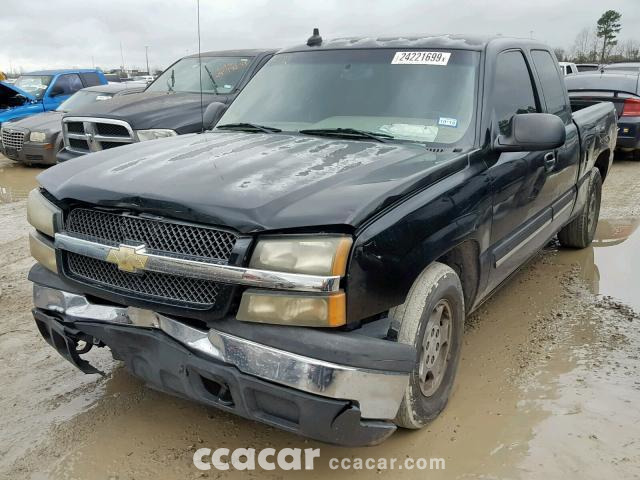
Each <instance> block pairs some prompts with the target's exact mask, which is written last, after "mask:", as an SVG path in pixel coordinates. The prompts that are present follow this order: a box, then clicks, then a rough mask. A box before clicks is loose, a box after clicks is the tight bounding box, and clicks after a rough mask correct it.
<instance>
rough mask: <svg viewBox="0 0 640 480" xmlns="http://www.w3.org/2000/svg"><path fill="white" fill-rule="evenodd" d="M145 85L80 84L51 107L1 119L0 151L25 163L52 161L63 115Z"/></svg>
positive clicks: (58, 140) (41, 163) (34, 163)
mask: <svg viewBox="0 0 640 480" xmlns="http://www.w3.org/2000/svg"><path fill="white" fill-rule="evenodd" d="M142 90H144V87H135V86H132V85H126V84H115V85H113V84H109V85H98V86H96V87H88V88H83V89H82V90H80V91H78V92H76V93H74V94H73V95H72V96H71V97H69V98H68V99H67V100H65V101H64V102H62V103H61V104H60V106H59V107H58V108H56V109H55V110H53V111H50V112H45V113H41V114H38V115H33V116H31V117H27V118H22V119H17V120H10V121H8V122H4V123H3V124H2V127H1V128H0V151H1V152H2V153H3V154H4V155H5V156H6V157H8V158H10V159H11V160H15V161H17V162H22V163H24V164H26V165H55V164H56V154H57V153H58V152H59V151H60V150H61V149H62V145H63V142H62V135H61V132H62V117H63V116H64V114H65V113H69V112H73V111H75V110H78V109H80V108H83V107H86V106H87V105H92V104H94V103H96V102H101V101H104V100H110V99H111V98H113V97H118V96H121V95H129V94H132V93H137V92H141V91H142Z"/></svg>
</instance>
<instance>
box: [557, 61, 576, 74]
mask: <svg viewBox="0 0 640 480" xmlns="http://www.w3.org/2000/svg"><path fill="white" fill-rule="evenodd" d="M558 64H559V65H560V69H561V70H562V73H563V74H564V75H573V74H574V73H578V67H577V66H576V64H575V63H571V62H558Z"/></svg>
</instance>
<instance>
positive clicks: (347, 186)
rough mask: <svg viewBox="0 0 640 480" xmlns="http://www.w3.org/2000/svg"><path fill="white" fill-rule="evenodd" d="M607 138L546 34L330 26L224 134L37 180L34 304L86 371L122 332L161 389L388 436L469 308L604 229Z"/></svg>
mask: <svg viewBox="0 0 640 480" xmlns="http://www.w3.org/2000/svg"><path fill="white" fill-rule="evenodd" d="M615 142H616V115H615V110H614V107H613V105H612V104H610V103H600V104H597V105H593V106H589V107H587V108H583V109H580V110H579V111H577V112H575V114H572V111H571V107H570V103H569V97H568V95H567V91H566V89H565V87H564V83H563V81H562V77H561V75H560V70H559V68H558V63H557V62H556V60H555V57H554V55H553V53H552V51H551V50H550V49H549V48H548V47H547V46H545V45H542V44H540V43H535V42H533V41H528V40H519V39H510V38H505V37H498V38H489V39H485V38H475V37H464V36H434V37H422V38H389V39H373V38H360V39H340V40H335V41H329V42H323V41H322V40H321V38H320V37H319V36H317V35H316V36H314V37H312V38H311V39H309V42H308V44H306V45H302V46H299V47H296V48H291V49H288V50H284V51H281V52H278V53H277V54H276V55H275V56H274V57H273V58H272V59H271V60H270V61H269V62H268V63H267V64H266V65H265V66H264V67H263V68H262V69H261V70H260V72H258V74H257V75H256V76H255V77H254V78H253V80H252V81H251V82H250V83H249V84H248V85H247V87H246V88H245V89H244V90H243V91H242V92H241V93H240V95H239V96H238V98H237V99H236V100H235V102H234V103H233V104H232V105H231V106H230V107H229V109H228V110H227V111H226V112H225V113H224V116H223V117H222V118H221V119H220V121H219V122H218V124H217V126H216V128H215V129H214V130H213V131H210V132H206V133H203V134H194V135H184V136H180V137H177V138H168V139H162V140H158V141H156V142H144V143H140V144H136V145H130V146H127V147H124V148H119V149H117V150H113V151H105V152H99V153H94V154H91V155H87V156H86V157H84V158H82V159H78V160H76V161H74V162H68V163H64V164H61V165H58V166H56V167H54V168H52V169H49V170H48V171H46V172H44V173H43V174H41V175H40V176H39V177H38V178H39V182H40V185H41V186H40V188H38V189H36V190H34V191H33V192H32V193H31V194H30V196H29V201H28V212H29V221H30V223H31V224H32V225H33V226H34V227H35V231H33V233H32V234H31V236H30V245H31V251H32V254H33V256H34V257H35V258H36V259H37V261H38V263H37V264H36V265H35V266H34V267H33V269H32V270H31V272H30V274H29V278H30V280H31V281H32V282H33V283H34V302H35V308H34V310H33V313H34V316H35V320H36V323H37V325H38V328H39V330H40V332H41V333H42V335H43V336H44V338H45V339H46V340H47V341H48V342H49V343H50V344H51V345H52V346H53V347H54V348H55V349H56V350H58V351H59V352H60V353H61V354H62V355H63V356H64V357H65V358H67V359H68V360H70V361H71V362H72V363H73V364H74V365H76V366H77V367H79V368H80V369H81V370H82V371H84V372H87V373H95V372H96V369H95V368H94V366H92V365H91V364H90V363H89V362H87V361H86V357H85V358H83V357H82V354H83V353H84V352H86V351H87V350H88V349H89V348H91V346H98V347H103V346H108V347H109V348H110V349H111V351H112V353H113V355H114V357H115V358H117V359H120V360H122V361H123V362H124V363H125V364H126V366H127V367H128V369H129V370H130V371H131V372H132V373H133V374H135V375H137V376H139V377H140V378H142V379H144V380H145V381H146V382H147V383H148V384H149V385H150V386H152V387H154V388H157V389H159V390H162V391H165V392H169V393H171V394H175V395H181V396H185V397H188V398H192V399H195V400H197V401H199V402H202V403H205V404H207V405H211V406H214V407H218V408H221V409H223V410H227V411H230V412H234V413H236V414H238V415H242V416H244V417H247V418H250V419H254V420H258V421H261V422H264V423H267V424H269V425H274V426H277V427H280V428H283V429H285V430H288V431H291V432H295V433H298V434H301V435H305V436H309V437H312V438H315V439H319V440H322V441H325V442H332V443H336V444H342V445H369V444H375V443H378V442H381V441H383V440H384V439H385V438H387V437H388V436H389V435H390V434H391V433H392V432H393V431H394V430H395V429H396V428H397V427H398V426H400V427H404V428H411V429H417V428H420V427H422V426H424V425H425V424H427V423H428V422H429V421H430V420H432V419H433V418H434V417H435V416H436V415H438V413H439V412H440V411H441V410H442V409H443V408H444V407H445V405H446V403H447V399H448V397H449V394H450V392H451V388H452V385H453V381H454V377H455V374H456V368H457V364H458V361H459V359H460V349H461V346H462V334H463V326H464V319H465V315H468V314H469V312H471V311H473V310H474V309H475V308H477V307H478V305H480V304H481V303H482V302H483V301H484V300H485V299H487V297H488V296H489V295H490V294H491V293H492V292H493V291H494V290H496V288H497V287H498V286H499V285H500V284H502V283H503V282H504V281H505V280H506V279H507V278H508V277H509V276H510V275H511V274H512V273H513V272H514V271H515V270H516V269H517V268H518V267H520V266H521V265H523V264H524V263H525V262H526V261H527V260H528V259H529V258H531V256H532V255H534V254H535V253H536V252H537V251H538V250H539V249H541V248H542V247H543V246H544V245H545V244H546V243H547V242H549V240H550V239H551V238H552V237H554V236H555V235H558V238H559V241H560V243H561V244H562V245H564V246H566V247H574V248H581V247H586V246H587V245H589V244H590V242H591V241H592V239H593V236H594V230H595V228H596V223H597V220H598V214H599V208H600V195H601V186H602V181H603V180H604V179H605V178H606V177H607V173H608V172H609V168H610V165H611V161H612V153H613V150H614V147H615ZM517 320H518V319H515V318H514V321H517Z"/></svg>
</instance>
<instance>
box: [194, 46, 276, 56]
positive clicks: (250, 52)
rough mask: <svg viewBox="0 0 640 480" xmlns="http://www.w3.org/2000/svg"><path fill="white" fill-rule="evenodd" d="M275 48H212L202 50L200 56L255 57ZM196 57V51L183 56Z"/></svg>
mask: <svg viewBox="0 0 640 480" xmlns="http://www.w3.org/2000/svg"><path fill="white" fill-rule="evenodd" d="M277 51H278V49H277V48H245V49H240V50H214V51H211V52H202V53H200V56H202V57H255V56H257V55H260V54H262V53H275V52H277ZM194 57H196V58H197V57H198V54H197V53H194V54H193V55H187V56H186V57H185V58H194Z"/></svg>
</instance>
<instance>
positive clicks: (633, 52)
mask: <svg viewBox="0 0 640 480" xmlns="http://www.w3.org/2000/svg"><path fill="white" fill-rule="evenodd" d="M620 47H621V48H620V53H621V55H622V56H623V57H624V59H625V60H627V61H629V62H637V61H640V41H638V40H633V39H628V40H625V41H624V42H622V43H621V44H620Z"/></svg>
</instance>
